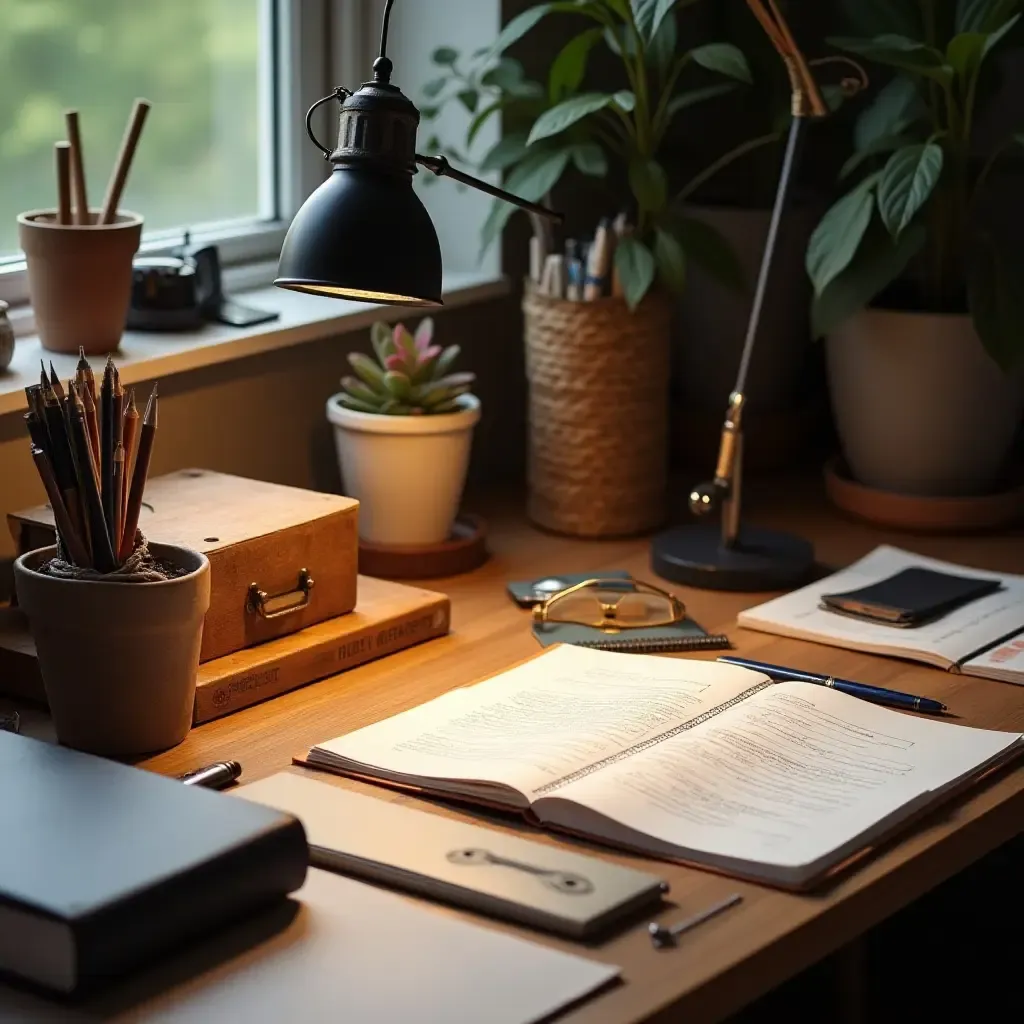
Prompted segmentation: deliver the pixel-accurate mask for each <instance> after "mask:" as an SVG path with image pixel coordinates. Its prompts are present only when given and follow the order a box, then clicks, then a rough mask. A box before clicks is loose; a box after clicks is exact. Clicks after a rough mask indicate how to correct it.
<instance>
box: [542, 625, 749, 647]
mask: <svg viewBox="0 0 1024 1024" xmlns="http://www.w3.org/2000/svg"><path fill="white" fill-rule="evenodd" d="M533 635H534V636H535V637H536V638H537V642H538V643H539V644H540V645H541V647H550V646H551V645H552V644H571V645H572V646H573V647H592V648H594V649H595V650H598V651H620V652H622V653H626V654H671V653H673V652H675V651H717V650H722V649H723V648H728V647H730V646H731V644H730V643H729V638H728V637H727V636H723V635H722V634H720V633H719V634H716V633H708V632H706V631H705V630H704V629H702V628H701V627H700V626H699V625H698V624H697V623H696V622H694V621H693V619H683V621H682V622H673V623H672V624H671V625H669V626H650V627H648V628H647V629H624V630H621V631H620V632H618V633H609V632H606V631H605V630H603V629H597V628H596V627H594V626H579V625H576V624H575V623H573V622H535V623H534V624H533Z"/></svg>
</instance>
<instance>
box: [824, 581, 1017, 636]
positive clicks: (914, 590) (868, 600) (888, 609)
mask: <svg viewBox="0 0 1024 1024" xmlns="http://www.w3.org/2000/svg"><path fill="white" fill-rule="evenodd" d="M1000 586H1001V584H1000V582H999V580H990V579H979V578H977V577H974V576H956V575H953V574H952V573H946V572H937V571H936V570H934V569H923V568H917V567H912V568H910V569H903V570H902V571H901V572H898V573H896V574H895V575H893V576H889V577H888V578H887V579H884V580H879V581H878V582H877V583H872V584H870V585H869V586H866V587H860V588H859V589H857V590H848V591H846V592H845V593H841V594H822V596H821V601H822V604H823V605H824V606H825V607H826V608H828V609H829V610H830V611H835V612H841V613H843V614H845V615H852V616H854V617H855V618H860V619H867V620H869V621H871V622H884V623H888V624H889V625H893V626H920V625H923V624H924V623H925V622H930V621H932V620H934V619H937V618H939V617H940V616H942V615H947V614H948V613H949V612H951V611H953V610H954V609H955V608H959V607H960V606H961V605H965V604H967V603H968V602H969V601H975V600H977V599H978V598H979V597H984V596H985V595H986V594H991V593H992V592H993V591H995V590H998V589H999V588H1000Z"/></svg>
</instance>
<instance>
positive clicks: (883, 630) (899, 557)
mask: <svg viewBox="0 0 1024 1024" xmlns="http://www.w3.org/2000/svg"><path fill="white" fill-rule="evenodd" d="M913 566H919V567H921V568H926V569H936V570H938V571H940V572H950V573H959V574H965V573H966V574H968V575H971V576H976V577H978V578H980V579H998V580H1000V581H1002V583H1003V588H1002V589H1001V590H997V591H996V592H995V593H992V594H989V595H987V596H986V597H982V598H979V599H978V600H977V601H971V602H970V603H969V604H966V605H964V606H963V607H962V608H957V609H956V610H955V611H952V612H950V613H949V614H948V615H944V616H943V617H942V618H940V619H937V620H936V621H935V622H930V623H927V624H926V625H923V626H917V627H915V628H912V629H901V628H899V627H896V626H888V625H883V624H879V623H872V622H862V621H860V620H858V619H854V618H850V617H849V616H846V615H839V614H837V613H836V612H832V611H828V610H826V609H823V608H821V607H820V601H821V595H822V594H829V593H839V592H843V591H847V590H854V589H856V588H858V587H863V586H867V585H868V584H870V583H877V582H878V581H880V580H883V579H885V578H886V577H888V576H892V575H894V574H895V573H897V572H899V571H900V570H901V569H908V568H911V567H913ZM737 622H738V623H739V625H741V626H744V627H746V628H748V629H760V630H764V631H765V632H768V633H780V634H782V635H783V636H793V637H798V638H802V639H807V640H815V641H817V642H819V643H826V644H833V645H834V646H837V647H847V648H850V649H852V650H866V651H875V652H878V653H885V654H896V655H897V656H899V655H900V654H902V655H903V656H905V657H914V656H915V655H918V656H921V657H922V659H923V660H926V661H930V662H932V663H934V664H937V665H939V666H941V667H943V668H948V667H949V666H950V665H953V664H956V663H957V662H959V661H961V660H963V659H964V658H967V657H969V656H970V655H972V654H974V653H975V652H976V651H979V650H981V648H983V647H985V646H987V645H988V644H990V643H992V642H993V641H994V640H998V639H999V638H1000V637H1003V636H1006V635H1007V634H1009V633H1012V632H1014V631H1015V630H1018V629H1020V628H1021V627H1024V576H1011V575H1009V574H1002V573H995V572H986V571H984V570H981V569H973V568H967V567H965V566H962V565H954V564H952V563H951V562H940V561H938V560H937V559H934V558H926V557H925V556H924V555H916V554H914V553H913V552H910V551H903V550H901V549H899V548H894V547H889V546H888V545H882V546H881V547H877V548H875V550H874V551H872V552H871V553H870V554H869V555H866V556H865V557H864V558H862V559H860V561H858V562H854V564H853V565H851V566H850V567H849V568H847V569H843V570H842V571H841V572H837V573H835V574H834V575H832V576H828V577H826V578H825V579H823V580H819V581H818V582H816V583H812V584H810V585H809V586H806V587H803V588H801V589H800V590H795V591H793V592H792V593H790V594H784V595H783V596H782V597H777V598H774V599H773V600H771V601H768V602H766V603H765V604H760V605H757V606H756V607H754V608H748V609H747V610H746V611H742V612H740V614H739V616H738V617H737Z"/></svg>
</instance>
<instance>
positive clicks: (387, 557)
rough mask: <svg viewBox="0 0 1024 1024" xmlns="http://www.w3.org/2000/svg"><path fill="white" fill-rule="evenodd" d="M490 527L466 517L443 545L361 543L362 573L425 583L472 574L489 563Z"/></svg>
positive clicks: (360, 569)
mask: <svg viewBox="0 0 1024 1024" xmlns="http://www.w3.org/2000/svg"><path fill="white" fill-rule="evenodd" d="M487 557H488V551H487V524H486V523H485V522H484V520H483V519H481V518H480V516H475V515H470V514H469V513H463V514H462V515H460V516H459V517H458V519H456V520H455V525H454V526H453V527H452V533H451V536H450V537H449V538H448V540H446V541H443V542H442V543H441V544H428V545H423V546H420V545H408V546H407V545H387V544H370V543H368V542H366V541H360V542H359V571H360V572H361V573H362V574H363V575H364V576H379V577H381V578H382V579H386V580H425V579H434V578H437V577H441V576H458V575H460V574H462V573H464V572H472V570H473V569H477V568H479V567H480V566H481V565H483V564H484V562H486V561H487Z"/></svg>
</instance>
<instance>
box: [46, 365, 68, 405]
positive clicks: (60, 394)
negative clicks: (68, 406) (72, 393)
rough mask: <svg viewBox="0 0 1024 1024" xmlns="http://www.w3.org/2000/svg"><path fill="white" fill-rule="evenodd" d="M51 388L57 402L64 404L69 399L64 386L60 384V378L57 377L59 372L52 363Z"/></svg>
mask: <svg viewBox="0 0 1024 1024" xmlns="http://www.w3.org/2000/svg"><path fill="white" fill-rule="evenodd" d="M50 387H51V388H53V393H54V394H55V395H56V396H57V401H59V402H63V401H64V399H65V398H67V397H68V396H67V393H66V392H65V390H64V385H63V384H61V382H60V377H58V376H57V371H56V370H55V369H54V368H53V363H52V362H51V363H50Z"/></svg>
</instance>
